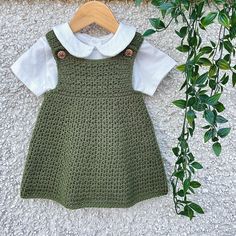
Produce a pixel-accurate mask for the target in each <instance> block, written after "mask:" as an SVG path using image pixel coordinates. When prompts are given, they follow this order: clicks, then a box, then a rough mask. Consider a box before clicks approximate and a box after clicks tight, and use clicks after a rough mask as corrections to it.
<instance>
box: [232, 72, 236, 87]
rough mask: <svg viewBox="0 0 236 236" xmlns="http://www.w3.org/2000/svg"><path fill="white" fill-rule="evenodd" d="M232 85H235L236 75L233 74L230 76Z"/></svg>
mask: <svg viewBox="0 0 236 236" xmlns="http://www.w3.org/2000/svg"><path fill="white" fill-rule="evenodd" d="M232 84H233V87H234V86H235V84H236V73H234V72H233V74H232Z"/></svg>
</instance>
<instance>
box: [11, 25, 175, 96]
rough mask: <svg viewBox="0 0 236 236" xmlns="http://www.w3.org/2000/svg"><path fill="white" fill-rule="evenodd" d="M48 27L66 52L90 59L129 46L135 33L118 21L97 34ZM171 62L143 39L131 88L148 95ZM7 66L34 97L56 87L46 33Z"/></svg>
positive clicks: (154, 88)
mask: <svg viewBox="0 0 236 236" xmlns="http://www.w3.org/2000/svg"><path fill="white" fill-rule="evenodd" d="M52 29H53V31H54V33H55V35H56V37H57V38H58V40H59V41H60V42H61V44H62V45H63V46H64V47H65V48H66V50H67V51H68V52H69V53H70V54H72V55H73V56H75V57H82V58H87V59H91V60H99V59H102V58H107V57H113V56H115V55H117V54H118V53H120V52H121V51H122V50H123V49H125V48H126V46H128V45H129V43H130V42H131V41H132V39H133V37H134V35H135V32H136V28H135V27H134V26H132V25H128V24H126V23H124V22H120V23H119V27H118V29H117V31H116V32H115V33H109V34H106V35H103V36H98V37H95V36H91V35H89V34H87V33H81V32H76V33H73V31H72V30H71V28H70V26H69V24H68V23H62V24H59V25H56V26H54V27H53V28H52ZM175 65H177V62H176V61H175V60H174V59H173V58H171V57H170V56H169V55H167V54H166V53H164V52H163V51H161V50H160V49H158V48H156V47H154V46H153V45H152V44H151V43H149V42H148V41H147V40H146V39H144V40H143V43H142V44H141V46H140V48H139V50H138V52H137V54H136V57H135V60H134V65H133V75H132V86H133V89H134V90H136V91H140V92H142V93H144V94H147V95H149V96H152V95H153V94H154V92H155V91H156V89H157V86H158V85H159V84H160V82H161V80H162V79H163V78H164V77H165V76H166V75H167V74H168V72H169V71H170V70H171V69H172V68H173V67H174V66H175ZM10 68H11V70H12V72H13V73H14V74H15V75H16V76H17V78H18V79H19V80H21V81H22V82H23V83H24V84H25V85H26V86H27V87H28V88H29V90H30V91H31V92H33V93H34V94H35V95H36V96H40V95H42V94H44V92H46V91H48V90H51V89H54V88H56V86H57V82H58V78H57V77H58V74H57V73H58V72H57V66H56V61H55V59H54V57H53V54H52V51H51V48H50V46H49V44H48V41H47V39H46V36H42V37H40V38H39V39H38V40H37V41H36V42H35V43H34V44H33V45H32V46H31V47H30V48H29V49H28V50H26V51H25V52H24V53H23V54H22V55H21V56H20V57H19V58H18V59H17V60H16V61H15V62H14V63H13V64H12V65H11V67H10Z"/></svg>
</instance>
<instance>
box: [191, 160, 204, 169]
mask: <svg viewBox="0 0 236 236" xmlns="http://www.w3.org/2000/svg"><path fill="white" fill-rule="evenodd" d="M191 165H192V167H193V168H195V169H202V168H203V166H202V165H201V164H200V163H199V162H196V161H195V162H193V163H191Z"/></svg>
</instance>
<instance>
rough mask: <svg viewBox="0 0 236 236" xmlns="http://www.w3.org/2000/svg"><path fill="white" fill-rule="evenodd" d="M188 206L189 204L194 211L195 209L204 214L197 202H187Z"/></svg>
mask: <svg viewBox="0 0 236 236" xmlns="http://www.w3.org/2000/svg"><path fill="white" fill-rule="evenodd" d="M189 206H190V207H191V208H192V209H193V210H194V211H196V212H197V213H200V214H204V211H203V209H202V208H201V207H200V206H199V205H198V204H196V203H194V202H192V203H190V204H189Z"/></svg>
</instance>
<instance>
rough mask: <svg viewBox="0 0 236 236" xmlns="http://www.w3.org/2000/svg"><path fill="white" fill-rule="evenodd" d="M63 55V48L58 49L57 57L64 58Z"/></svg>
mask: <svg viewBox="0 0 236 236" xmlns="http://www.w3.org/2000/svg"><path fill="white" fill-rule="evenodd" d="M65 56H66V53H65V51H63V50H60V51H58V53H57V57H58V58H60V59H64V58H65Z"/></svg>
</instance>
